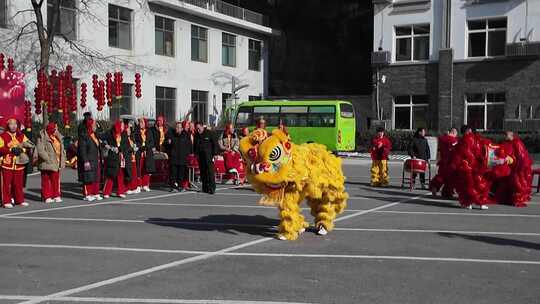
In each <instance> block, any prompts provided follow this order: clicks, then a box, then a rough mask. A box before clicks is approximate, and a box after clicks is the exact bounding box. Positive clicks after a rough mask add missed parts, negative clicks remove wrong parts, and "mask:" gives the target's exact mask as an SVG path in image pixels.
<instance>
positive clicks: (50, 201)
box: [45, 198, 54, 204]
mask: <svg viewBox="0 0 540 304" xmlns="http://www.w3.org/2000/svg"><path fill="white" fill-rule="evenodd" d="M52 203H54V199H52V198H48V199H46V200H45V204H52Z"/></svg>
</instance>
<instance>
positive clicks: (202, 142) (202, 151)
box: [193, 130, 219, 161]
mask: <svg viewBox="0 0 540 304" xmlns="http://www.w3.org/2000/svg"><path fill="white" fill-rule="evenodd" d="M193 149H194V152H195V154H196V155H197V156H198V157H199V161H200V159H201V158H204V159H206V160H211V159H212V158H213V157H214V155H216V154H218V152H219V146H218V143H217V140H216V137H215V134H214V132H212V131H210V130H204V131H203V132H202V133H198V132H197V133H196V134H195V140H194V147H193Z"/></svg>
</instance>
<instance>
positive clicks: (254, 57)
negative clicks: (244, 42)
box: [249, 39, 262, 71]
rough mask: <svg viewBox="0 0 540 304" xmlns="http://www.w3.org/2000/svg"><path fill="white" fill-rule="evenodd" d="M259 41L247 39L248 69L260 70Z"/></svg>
mask: <svg viewBox="0 0 540 304" xmlns="http://www.w3.org/2000/svg"><path fill="white" fill-rule="evenodd" d="M261 53H262V52H261V42H260V41H257V40H251V39H249V69H250V70H252V71H260V70H261Z"/></svg>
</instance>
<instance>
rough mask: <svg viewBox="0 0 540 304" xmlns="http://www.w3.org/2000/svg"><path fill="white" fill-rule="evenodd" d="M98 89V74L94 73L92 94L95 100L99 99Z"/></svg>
mask: <svg viewBox="0 0 540 304" xmlns="http://www.w3.org/2000/svg"><path fill="white" fill-rule="evenodd" d="M98 89H99V83H98V75H96V74H94V75H92V94H93V96H94V99H95V100H98Z"/></svg>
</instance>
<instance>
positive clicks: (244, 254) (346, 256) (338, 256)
mask: <svg viewBox="0 0 540 304" xmlns="http://www.w3.org/2000/svg"><path fill="white" fill-rule="evenodd" d="M0 247H22V248H40V249H73V250H99V251H125V252H143V253H172V254H200V255H207V254H214V253H215V254H214V255H216V256H236V257H239V256H240V257H283V258H312V259H316V258H317V259H329V258H331V259H375V260H413V261H444V262H471V263H496V264H530V265H540V261H530V260H500V259H469V258H449V257H418V256H393V255H358V254H302V253H265V252H221V253H216V252H213V251H189V250H162V249H151V248H122V247H103V246H69V245H42V244H9V243H8V244H0ZM0 299H1V298H0Z"/></svg>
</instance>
